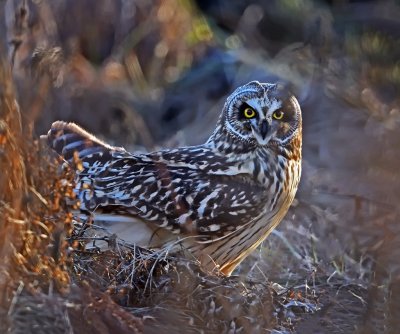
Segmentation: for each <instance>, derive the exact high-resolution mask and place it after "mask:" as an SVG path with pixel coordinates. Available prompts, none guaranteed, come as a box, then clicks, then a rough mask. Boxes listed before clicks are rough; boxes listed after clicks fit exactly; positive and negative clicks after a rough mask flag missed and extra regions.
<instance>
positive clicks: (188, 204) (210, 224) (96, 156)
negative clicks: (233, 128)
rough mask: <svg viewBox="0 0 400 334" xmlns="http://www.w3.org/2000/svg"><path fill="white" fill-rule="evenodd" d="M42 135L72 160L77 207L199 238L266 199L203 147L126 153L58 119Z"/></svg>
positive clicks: (234, 223) (251, 214)
mask: <svg viewBox="0 0 400 334" xmlns="http://www.w3.org/2000/svg"><path fill="white" fill-rule="evenodd" d="M47 138H48V143H49V145H50V146H51V147H52V148H53V149H54V150H55V151H57V152H58V153H59V154H60V155H62V156H63V157H64V159H65V160H67V161H68V162H69V163H70V164H75V168H76V171H77V186H76V192H77V193H78V196H79V199H80V202H81V209H82V210H88V211H96V210H101V211H103V212H111V213H118V214H127V215H132V216H135V217H139V218H141V219H143V220H145V221H148V222H154V224H157V225H158V226H160V227H162V228H166V229H168V230H171V231H172V232H173V233H183V234H186V235H199V236H200V238H204V240H207V239H209V238H217V237H219V236H223V235H225V234H227V233H229V232H233V231H235V230H237V229H238V228H240V227H242V226H244V225H246V224H247V223H249V222H250V221H252V220H253V219H254V218H255V217H259V216H260V214H262V211H263V210H264V207H265V203H266V201H268V200H269V199H268V198H266V192H265V190H264V188H262V187H261V186H259V185H257V184H256V183H255V182H254V180H253V179H252V178H251V177H250V176H249V175H242V174H240V173H239V172H238V170H237V169H236V168H234V167H233V166H229V164H227V162H226V160H225V159H224V158H223V157H220V156H216V155H215V153H213V152H212V151H211V150H210V149H209V148H207V147H205V146H194V147H186V148H180V149H174V150H166V151H159V152H153V153H149V154H138V155H132V154H130V153H128V152H127V151H125V150H124V149H122V148H117V147H112V146H109V145H106V144H105V143H103V142H101V141H100V140H99V139H97V138H95V137H94V136H92V135H90V134H89V133H87V132H86V131H84V130H82V129H81V128H79V127H78V126H77V125H75V124H71V123H64V122H56V123H54V124H53V126H52V128H51V130H50V131H49V133H48V136H47Z"/></svg>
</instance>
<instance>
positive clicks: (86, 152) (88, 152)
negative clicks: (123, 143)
mask: <svg viewBox="0 0 400 334" xmlns="http://www.w3.org/2000/svg"><path fill="white" fill-rule="evenodd" d="M47 143H48V145H49V146H50V147H51V148H52V149H53V150H54V151H56V152H57V153H58V154H59V155H61V156H62V157H63V158H64V159H65V160H67V161H68V162H69V163H71V162H74V160H75V159H80V160H82V161H85V160H92V159H93V158H97V159H99V160H107V159H109V158H111V153H112V152H116V151H120V152H125V150H124V149H122V148H119V147H113V146H110V145H107V144H105V143H104V142H102V141H101V140H100V139H98V138H96V137H95V136H93V135H92V134H90V133H89V132H87V131H85V130H83V129H82V128H81V127H79V126H78V125H76V124H74V123H66V122H62V121H57V122H54V123H53V124H52V125H51V129H50V131H49V132H48V133H47ZM93 160H95V159H93Z"/></svg>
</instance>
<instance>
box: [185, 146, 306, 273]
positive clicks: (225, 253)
mask: <svg viewBox="0 0 400 334" xmlns="http://www.w3.org/2000/svg"><path fill="white" fill-rule="evenodd" d="M261 156H262V157H263V159H262V160H259V159H257V160H255V161H250V162H249V163H248V164H249V165H250V166H253V167H254V169H253V171H252V175H253V177H254V178H255V179H257V181H258V183H259V184H260V185H261V186H262V187H264V206H263V209H262V210H261V211H260V213H259V214H258V215H257V216H256V217H253V218H252V219H251V220H250V221H249V223H248V224H246V225H242V226H240V227H239V228H238V229H237V230H236V231H234V232H233V233H230V234H229V235H227V236H226V237H224V238H221V239H220V240H217V241H215V242H212V243H209V244H202V245H199V244H196V245H193V244H191V245H188V246H187V247H188V248H189V249H190V251H191V252H193V253H194V254H195V255H196V256H197V258H199V259H200V262H201V263H202V266H203V268H204V269H206V270H210V271H211V270H212V269H214V268H215V267H216V266H217V267H218V268H219V270H220V271H221V272H223V273H224V274H226V275H230V274H231V273H232V271H233V270H234V269H235V268H236V267H237V266H238V265H239V264H240V262H242V261H243V260H244V259H245V258H246V257H247V256H248V255H249V254H250V253H251V252H252V251H254V249H256V248H257V247H258V246H259V245H260V244H261V243H262V242H263V241H264V240H265V239H266V238H267V237H268V235H269V234H270V233H271V232H272V231H273V230H274V228H275V227H276V226H277V225H278V224H279V223H280V222H281V220H282V219H283V217H284V216H285V215H286V213H287V211H288V209H289V207H290V205H291V204H292V202H293V199H294V197H295V195H296V191H297V187H298V184H299V181H300V176H301V160H300V159H286V158H285V157H283V156H280V155H279V156H273V155H272V156H271V154H270V152H263V153H262V154H261ZM273 161H275V162H276V163H271V162H273Z"/></svg>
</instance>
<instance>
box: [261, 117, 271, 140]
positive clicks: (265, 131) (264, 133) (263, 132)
mask: <svg viewBox="0 0 400 334" xmlns="http://www.w3.org/2000/svg"><path fill="white" fill-rule="evenodd" d="M268 130H269V124H268V122H267V121H266V120H265V119H264V120H262V121H261V124H260V135H261V138H262V139H263V140H265V138H266V137H267V134H268Z"/></svg>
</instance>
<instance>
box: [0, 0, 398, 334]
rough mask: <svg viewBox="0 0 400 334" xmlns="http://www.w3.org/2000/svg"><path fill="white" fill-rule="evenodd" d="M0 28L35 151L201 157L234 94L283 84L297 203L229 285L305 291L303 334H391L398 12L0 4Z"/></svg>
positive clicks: (287, 2)
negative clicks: (299, 167)
mask: <svg viewBox="0 0 400 334" xmlns="http://www.w3.org/2000/svg"><path fill="white" fill-rule="evenodd" d="M0 17H1V18H2V19H0V43H1V44H0V52H1V53H2V54H3V56H4V57H7V59H8V61H9V62H10V63H11V64H12V66H13V70H12V71H13V76H14V82H15V86H16V91H17V99H18V102H19V104H20V108H21V113H22V124H23V127H24V131H26V133H29V134H30V133H32V134H33V135H34V136H38V135H40V134H44V133H46V132H47V130H48V129H49V127H50V125H51V123H52V122H53V121H55V120H65V121H74V122H76V123H78V124H79V125H81V126H82V127H84V128H85V129H87V130H88V131H90V132H92V133H94V134H95V135H96V136H99V137H100V138H102V139H104V140H106V141H107V142H109V143H111V144H115V145H117V146H124V147H125V148H126V149H128V150H131V151H150V150H155V149H159V148H166V147H176V146H180V145H192V144H199V143H202V142H204V141H205V140H206V139H207V138H208V136H209V135H210V134H211V132H212V130H213V128H214V126H215V122H216V120H217V118H218V116H219V113H220V111H221V108H222V106H223V103H224V100H225V98H226V96H227V95H228V94H229V93H230V92H231V91H232V90H234V89H235V88H236V87H237V86H239V85H241V84H244V83H246V82H248V81H250V80H259V81H263V82H275V81H278V80H279V81H285V82H289V83H291V85H292V88H293V91H294V93H295V94H296V96H297V97H298V99H299V102H300V105H301V107H302V110H303V118H304V121H303V127H304V130H303V133H304V134H303V136H304V137H303V176H302V181H301V187H300V189H299V192H298V195H297V199H296V201H295V203H294V205H293V207H292V208H291V210H290V212H289V214H288V215H287V217H286V218H285V220H284V221H283V222H282V223H281V225H280V226H279V227H278V229H277V231H276V232H275V233H274V234H273V235H271V236H270V237H269V238H268V240H267V241H265V242H264V244H263V246H262V247H261V248H260V249H259V250H257V252H256V253H255V254H253V255H252V256H251V257H249V258H248V259H247V260H246V261H245V263H244V264H243V265H242V266H241V267H240V268H239V270H238V272H237V274H239V275H242V276H243V277H246V278H249V277H250V278H253V279H266V278H268V280H270V281H273V282H278V283H279V284H281V285H283V286H296V285H301V284H304V281H305V280H309V279H310V278H312V279H314V280H315V281H316V282H317V283H316V284H317V285H316V288H317V289H318V291H319V293H321V295H322V297H321V298H322V306H321V310H320V311H318V312H316V313H314V314H310V315H307V316H306V315H304V316H303V317H302V319H301V321H299V322H298V323H297V324H296V330H297V331H298V332H299V333H325V332H326V333H353V332H357V333H396V332H397V331H396V329H397V328H399V327H398V326H399V325H400V297H399V296H400V234H399V231H400V225H399V218H400V208H399V200H400V175H399V170H400V152H399V147H400V133H399V128H400V103H399V102H400V1H398V0H381V1H373V0H364V1H361V0H359V1H356V0H331V1H328V0H326V1H323V0H270V1H265V0H264V1H263V0H236V1H230V0H213V1H211V0H209V1H208V0H197V1H194V0H193V1H191V0H84V1H74V0H51V1H50V0H47V1H46V0H40V1H38V0H36V1H34V0H25V1H22V0H7V1H1V2H0Z"/></svg>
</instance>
